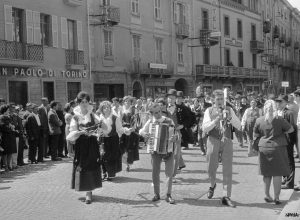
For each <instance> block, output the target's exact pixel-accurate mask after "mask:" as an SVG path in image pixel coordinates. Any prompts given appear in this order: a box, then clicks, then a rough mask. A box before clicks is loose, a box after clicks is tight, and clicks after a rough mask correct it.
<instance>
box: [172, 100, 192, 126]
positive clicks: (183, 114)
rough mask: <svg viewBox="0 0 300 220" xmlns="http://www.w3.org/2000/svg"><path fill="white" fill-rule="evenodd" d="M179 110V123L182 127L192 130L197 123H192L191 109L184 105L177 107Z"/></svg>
mask: <svg viewBox="0 0 300 220" xmlns="http://www.w3.org/2000/svg"><path fill="white" fill-rule="evenodd" d="M176 109H177V122H178V124H180V125H183V126H184V127H185V128H190V127H191V126H192V125H193V124H194V123H195V121H192V116H193V115H192V114H193V113H192V111H191V110H190V108H189V107H187V106H185V105H184V104H181V105H176Z"/></svg>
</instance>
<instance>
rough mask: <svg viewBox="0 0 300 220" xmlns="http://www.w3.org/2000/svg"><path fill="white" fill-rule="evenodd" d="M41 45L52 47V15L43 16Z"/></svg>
mask: <svg viewBox="0 0 300 220" xmlns="http://www.w3.org/2000/svg"><path fill="white" fill-rule="evenodd" d="M40 17H41V18H40V20H41V44H42V45H46V46H50V15H46V14H41V15H40Z"/></svg>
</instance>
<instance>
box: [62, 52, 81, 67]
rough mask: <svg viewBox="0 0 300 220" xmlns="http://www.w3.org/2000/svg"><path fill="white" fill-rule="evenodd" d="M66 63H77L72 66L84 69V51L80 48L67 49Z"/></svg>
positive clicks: (71, 64)
mask: <svg viewBox="0 0 300 220" xmlns="http://www.w3.org/2000/svg"><path fill="white" fill-rule="evenodd" d="M66 65H70V66H73V65H75V66H73V67H71V68H74V69H82V68H83V67H82V66H83V65H84V52H83V51H80V50H66ZM80 66H81V67H80Z"/></svg>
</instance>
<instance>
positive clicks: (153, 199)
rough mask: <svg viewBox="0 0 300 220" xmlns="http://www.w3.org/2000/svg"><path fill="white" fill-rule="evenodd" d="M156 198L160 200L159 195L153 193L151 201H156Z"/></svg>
mask: <svg viewBox="0 0 300 220" xmlns="http://www.w3.org/2000/svg"><path fill="white" fill-rule="evenodd" d="M158 200H160V196H159V195H154V197H153V198H152V202H157V201H158Z"/></svg>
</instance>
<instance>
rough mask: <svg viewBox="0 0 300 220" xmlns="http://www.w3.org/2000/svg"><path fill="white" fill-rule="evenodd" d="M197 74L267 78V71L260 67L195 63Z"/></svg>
mask: <svg viewBox="0 0 300 220" xmlns="http://www.w3.org/2000/svg"><path fill="white" fill-rule="evenodd" d="M196 75H197V76H202V77H204V76H208V77H229V78H251V79H255V78H260V79H267V78H268V71H267V70H261V69H252V68H243V67H234V66H217V65H196Z"/></svg>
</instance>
